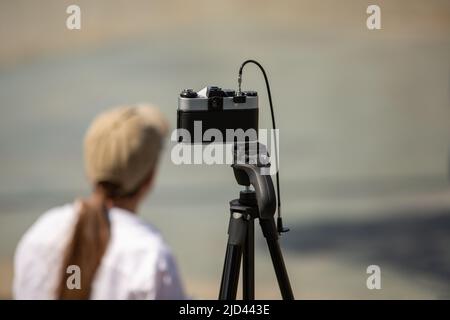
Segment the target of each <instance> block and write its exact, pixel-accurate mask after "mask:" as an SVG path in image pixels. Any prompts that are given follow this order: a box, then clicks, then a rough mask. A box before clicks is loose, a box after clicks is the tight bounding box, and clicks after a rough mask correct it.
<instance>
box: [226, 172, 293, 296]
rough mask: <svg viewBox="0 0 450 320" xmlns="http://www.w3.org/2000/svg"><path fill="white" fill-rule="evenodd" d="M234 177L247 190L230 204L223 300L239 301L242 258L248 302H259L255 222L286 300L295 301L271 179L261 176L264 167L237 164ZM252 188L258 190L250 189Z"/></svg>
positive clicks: (245, 294)
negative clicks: (281, 242)
mask: <svg viewBox="0 0 450 320" xmlns="http://www.w3.org/2000/svg"><path fill="white" fill-rule="evenodd" d="M232 168H233V171H234V176H235V178H236V181H237V183H238V184H239V185H243V186H246V189H245V190H244V191H241V192H240V194H239V199H234V200H232V201H231V202H230V221H229V225H228V243H227V249H226V254H225V263H224V266H223V273H222V281H221V284H220V293H219V299H220V300H234V299H236V293H237V287H238V282H239V271H240V270H239V269H240V265H241V258H242V257H243V258H242V269H243V277H242V279H243V285H242V289H243V291H242V297H243V299H244V300H253V299H255V260H254V259H255V258H254V255H255V239H254V233H255V219H258V220H259V224H260V226H261V230H262V233H263V235H264V237H265V238H266V242H267V246H268V248H269V251H270V256H271V259H272V264H273V267H274V269H275V274H276V277H277V281H278V286H279V288H280V292H281V296H282V298H283V299H284V300H293V299H294V294H293V293H292V289H291V285H290V283H289V277H288V274H287V271H286V266H285V264H284V260H283V255H282V253H281V248H280V245H279V243H278V231H277V228H276V226H275V220H274V214H275V208H276V198H275V192H274V188H273V183H272V178H271V176H270V175H261V174H260V169H261V168H260V167H258V166H257V165H253V164H233V165H232ZM250 185H252V186H253V188H254V190H251V189H250Z"/></svg>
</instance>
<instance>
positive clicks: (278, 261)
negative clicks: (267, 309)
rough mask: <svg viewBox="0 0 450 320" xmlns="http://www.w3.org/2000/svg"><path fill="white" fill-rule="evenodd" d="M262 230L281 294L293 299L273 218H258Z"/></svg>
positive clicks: (287, 298) (285, 297)
mask: <svg viewBox="0 0 450 320" xmlns="http://www.w3.org/2000/svg"><path fill="white" fill-rule="evenodd" d="M259 224H260V225H261V229H262V232H263V234H264V237H265V238H266V241H267V246H268V247H269V251H270V257H271V258H272V264H273V267H274V269H275V274H276V276H277V281H278V286H279V287H280V292H281V296H282V297H283V299H284V300H294V294H293V293H292V288H291V284H290V282H289V276H288V274H287V270H286V266H285V264H284V259H283V255H282V253H281V249H280V244H279V243H278V233H277V228H276V226H275V221H274V219H260V220H259Z"/></svg>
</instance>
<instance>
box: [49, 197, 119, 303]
mask: <svg viewBox="0 0 450 320" xmlns="http://www.w3.org/2000/svg"><path fill="white" fill-rule="evenodd" d="M105 201H106V200H105V198H104V197H102V196H99V197H98V198H92V199H89V200H81V201H80V206H79V212H78V221H77V223H76V225H75V230H74V232H73V236H72V239H71V240H70V242H69V244H68V246H67V247H66V250H65V252H64V256H63V264H62V270H61V276H60V282H59V284H58V286H57V290H56V297H57V299H89V298H90V295H91V289H92V282H93V279H94V276H95V273H96V271H97V269H98V267H99V265H100V262H101V259H102V257H103V254H104V253H105V251H106V247H107V245H108V242H109V238H110V226H109V220H108V216H107V209H106V205H105ZM70 265H76V266H78V267H79V268H80V270H81V272H80V276H81V281H80V283H81V288H80V289H69V288H68V286H67V280H68V277H69V276H70V274H68V273H67V272H66V271H67V267H68V266H70Z"/></svg>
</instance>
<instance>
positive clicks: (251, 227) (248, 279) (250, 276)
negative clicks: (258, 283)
mask: <svg viewBox="0 0 450 320" xmlns="http://www.w3.org/2000/svg"><path fill="white" fill-rule="evenodd" d="M242 282H243V285H242V298H243V299H244V300H254V299H255V221H254V220H253V219H251V220H249V221H248V222H247V234H246V240H245V246H244V252H243V261H242Z"/></svg>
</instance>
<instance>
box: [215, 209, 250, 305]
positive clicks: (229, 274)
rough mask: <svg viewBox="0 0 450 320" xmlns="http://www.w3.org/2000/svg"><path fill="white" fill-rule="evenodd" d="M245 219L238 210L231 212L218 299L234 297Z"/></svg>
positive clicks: (245, 227) (244, 234)
mask: <svg viewBox="0 0 450 320" xmlns="http://www.w3.org/2000/svg"><path fill="white" fill-rule="evenodd" d="M246 231H247V221H245V220H244V216H243V215H242V214H240V213H238V212H232V213H231V217H230V222H229V225H228V243H227V251H226V254H225V263H224V265H223V273H222V281H221V283H220V293H219V299H220V300H234V299H236V293H237V287H238V282H239V269H240V266H241V257H242V248H243V245H244V242H245V237H246Z"/></svg>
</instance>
